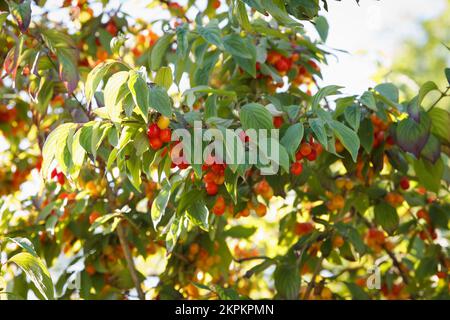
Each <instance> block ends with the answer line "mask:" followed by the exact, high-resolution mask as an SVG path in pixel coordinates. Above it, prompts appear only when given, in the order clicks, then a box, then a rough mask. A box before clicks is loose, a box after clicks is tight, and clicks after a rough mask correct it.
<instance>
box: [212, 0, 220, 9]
mask: <svg viewBox="0 0 450 320" xmlns="http://www.w3.org/2000/svg"><path fill="white" fill-rule="evenodd" d="M212 6H213V8H214V9H216V10H217V9H219V7H220V1H219V0H215V1H214V2H213V4H212Z"/></svg>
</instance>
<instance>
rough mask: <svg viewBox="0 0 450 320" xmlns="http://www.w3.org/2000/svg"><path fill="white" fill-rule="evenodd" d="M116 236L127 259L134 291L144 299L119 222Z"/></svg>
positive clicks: (123, 231)
mask: <svg viewBox="0 0 450 320" xmlns="http://www.w3.org/2000/svg"><path fill="white" fill-rule="evenodd" d="M116 231H117V236H118V237H119V241H120V245H121V247H122V250H123V252H124V255H125V260H126V261H127V266H128V270H129V271H130V275H131V279H132V280H133V283H134V286H135V287H136V291H137V293H138V297H139V299H140V300H145V294H144V292H143V291H142V288H141V281H140V280H139V277H138V274H137V271H136V266H135V265H134V260H133V257H132V255H131V251H130V247H129V245H128V241H127V238H126V236H125V230H124V229H123V226H122V225H121V224H120V223H119V225H118V226H117V229H116Z"/></svg>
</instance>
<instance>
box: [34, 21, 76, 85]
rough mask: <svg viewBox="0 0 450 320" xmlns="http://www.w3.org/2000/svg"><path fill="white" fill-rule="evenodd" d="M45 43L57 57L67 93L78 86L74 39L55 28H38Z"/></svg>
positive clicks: (60, 74) (60, 75)
mask: <svg viewBox="0 0 450 320" xmlns="http://www.w3.org/2000/svg"><path fill="white" fill-rule="evenodd" d="M40 31H41V34H40V35H41V37H42V39H43V40H44V42H45V45H46V46H47V47H48V48H49V49H50V50H51V51H52V52H53V53H54V54H55V55H56V57H57V58H58V64H59V66H58V71H59V77H60V79H61V81H62V82H63V84H64V86H65V87H66V89H67V91H68V92H69V93H72V92H73V91H74V90H75V89H76V88H77V86H78V80H79V79H80V76H79V70H78V59H79V52H78V49H77V46H76V44H75V42H74V40H73V39H72V38H71V37H70V36H69V35H68V34H66V33H64V32H62V31H58V30H57V29H40Z"/></svg>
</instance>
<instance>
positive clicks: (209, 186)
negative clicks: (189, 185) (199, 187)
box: [205, 182, 219, 196]
mask: <svg viewBox="0 0 450 320" xmlns="http://www.w3.org/2000/svg"><path fill="white" fill-rule="evenodd" d="M205 188H206V193H207V194H209V195H210V196H213V195H216V194H217V192H218V191H219V187H218V186H217V184H215V183H214V182H208V183H206V184H205Z"/></svg>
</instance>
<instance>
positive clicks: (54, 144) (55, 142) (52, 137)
mask: <svg viewBox="0 0 450 320" xmlns="http://www.w3.org/2000/svg"><path fill="white" fill-rule="evenodd" d="M75 127H76V124H75V123H65V124H62V125H60V126H59V127H57V128H56V129H55V130H53V131H52V132H51V133H50V134H49V136H48V137H47V140H46V141H45V143H44V147H43V148H42V157H43V160H42V167H41V173H42V176H43V177H44V179H47V177H48V170H49V168H50V165H51V164H52V161H53V160H54V159H55V157H56V155H57V154H61V152H60V151H61V150H64V149H63V148H65V146H66V144H65V143H62V142H63V141H64V142H65V141H67V137H68V136H69V132H71V131H72V130H74V129H75Z"/></svg>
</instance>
